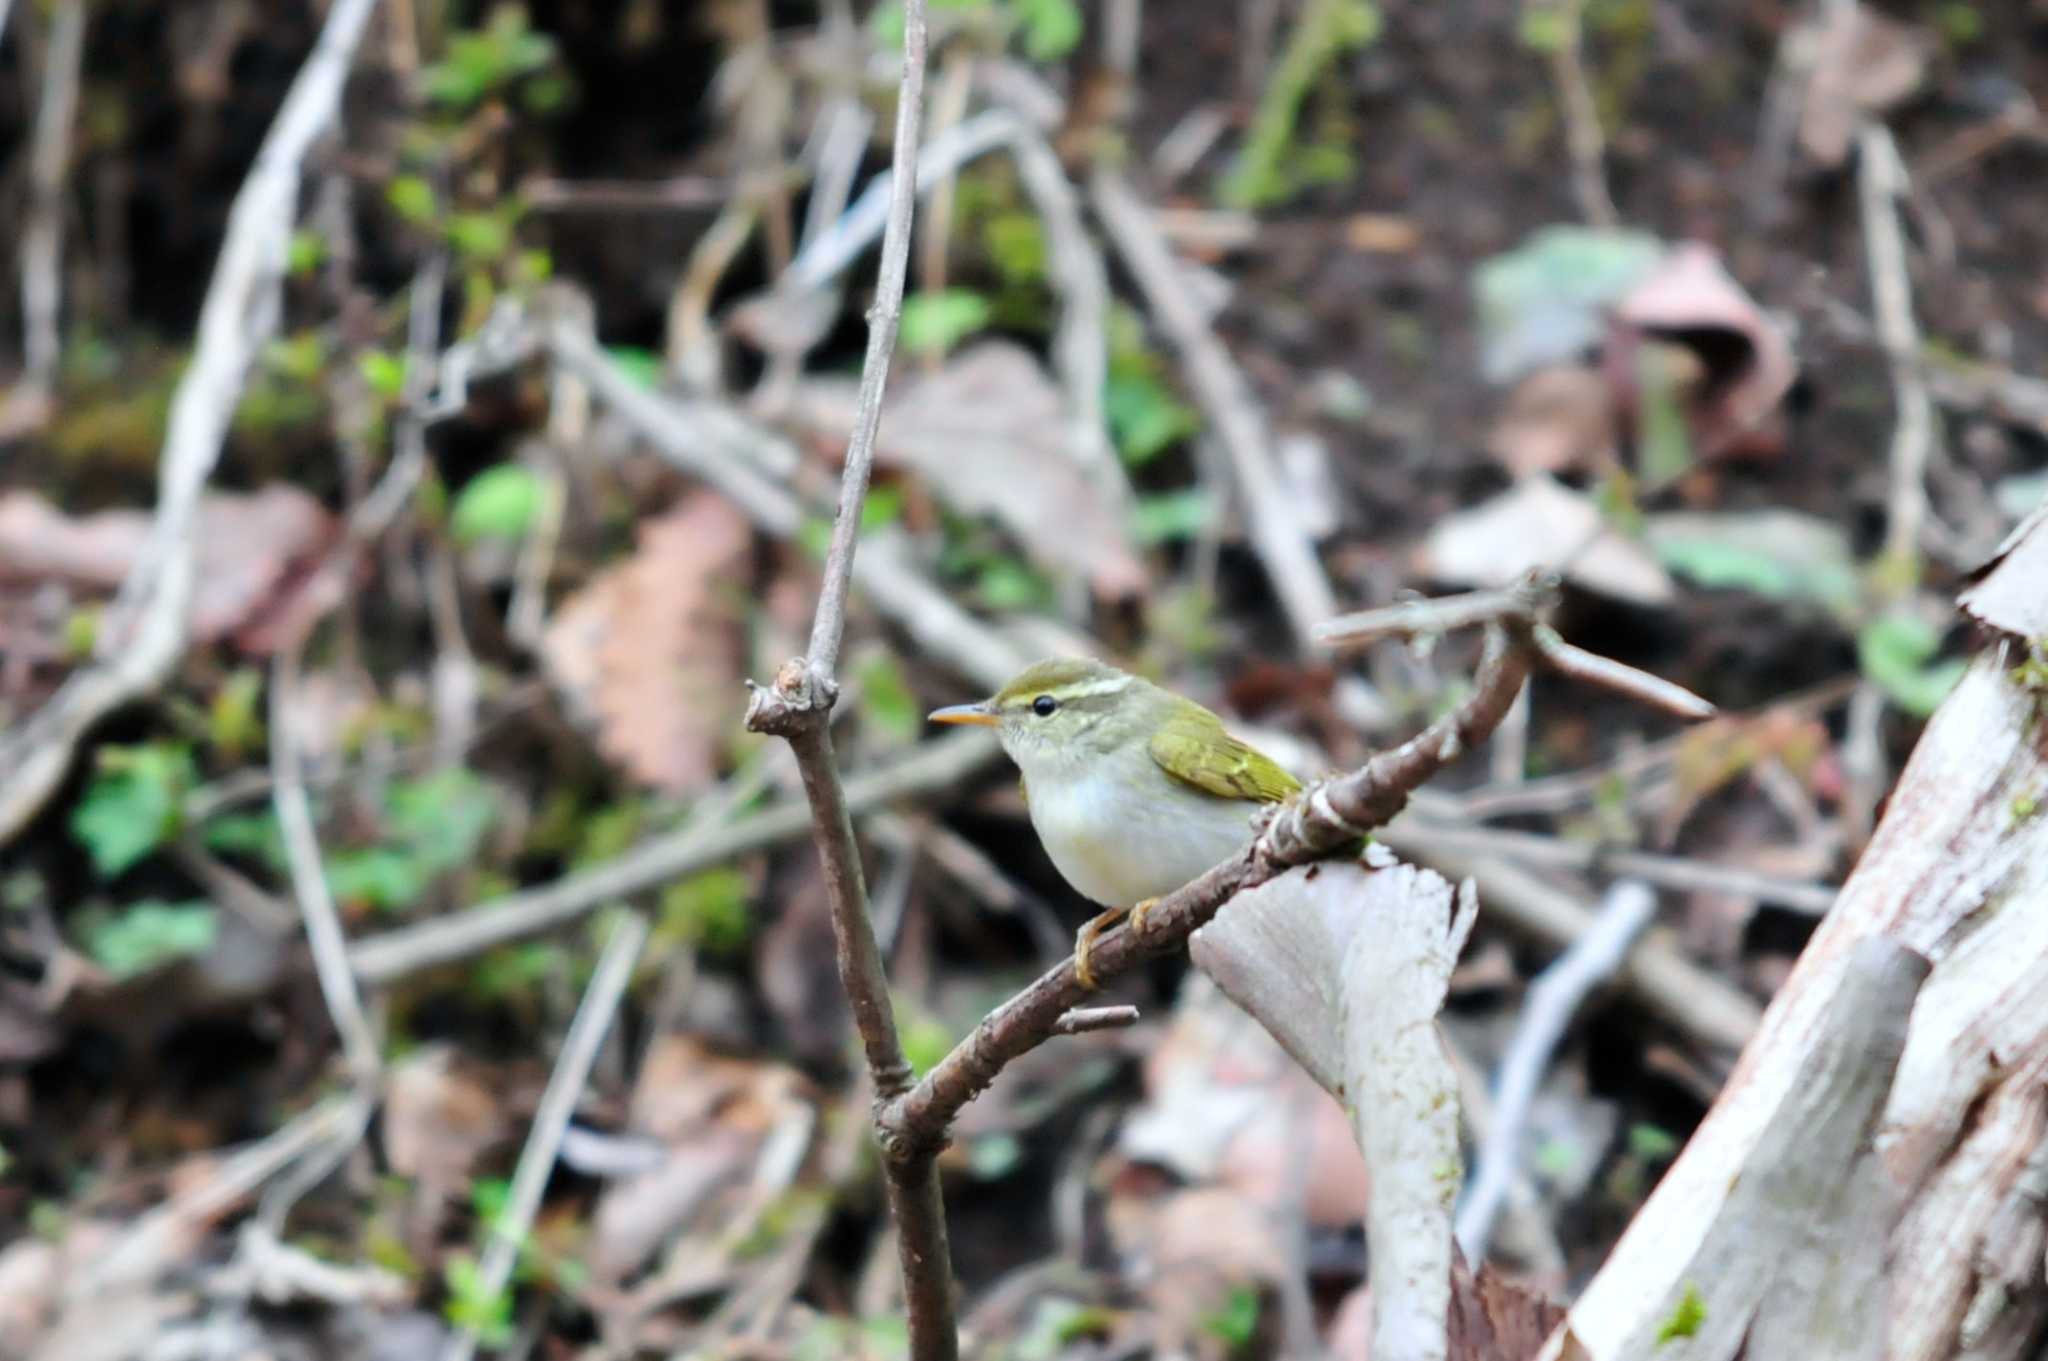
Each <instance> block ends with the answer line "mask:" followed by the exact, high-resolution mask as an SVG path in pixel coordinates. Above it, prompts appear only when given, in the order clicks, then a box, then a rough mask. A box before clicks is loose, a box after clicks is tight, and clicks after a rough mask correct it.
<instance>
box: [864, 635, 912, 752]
mask: <svg viewBox="0 0 2048 1361" xmlns="http://www.w3.org/2000/svg"><path fill="white" fill-rule="evenodd" d="M853 678H854V683H855V684H856V685H858V686H859V687H860V711H861V716H862V717H863V718H865V719H866V720H867V721H868V722H869V723H871V724H873V725H874V727H875V729H876V731H878V732H879V733H880V734H881V735H882V736H883V737H885V738H887V739H888V741H889V742H891V743H893V744H895V745H898V746H903V745H907V744H909V743H911V742H915V741H916V740H917V738H918V735H919V734H920V733H922V732H923V731H924V714H923V712H922V707H923V706H921V705H920V704H918V702H917V696H916V695H914V694H912V693H911V690H910V681H909V678H908V677H906V676H905V675H904V674H903V664H902V663H901V662H899V661H898V660H897V659H896V654H895V653H893V652H890V651H888V650H886V649H879V648H878V649H876V650H875V651H873V652H870V653H868V654H867V655H865V656H864V657H862V658H861V659H860V660H859V662H858V663H856V665H855V666H854V668H853Z"/></svg>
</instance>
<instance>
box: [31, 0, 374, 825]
mask: <svg viewBox="0 0 2048 1361" xmlns="http://www.w3.org/2000/svg"><path fill="white" fill-rule="evenodd" d="M376 6H377V0H336V2H335V4H334V5H333V6H332V7H331V8H329V10H328V11H327V22H326V26H325V27H324V28H323V29H322V30H321V34H320V41H319V43H318V45H317V46H316V47H315V48H314V49H313V52H312V55H311V56H309V57H308V58H307V59H306V64H305V65H304V66H303V67H302V68H300V71H299V74H298V77H297V78H296V79H295V80H294V81H293V82H292V88H291V92H290V93H289V94H288V95H286V97H285V101H284V104H283V106H282V107H281V108H280V109H279V110H278V114H277V118H276V120H275V121H274V122H273V123H272V124H271V127H270V132H269V134H268V136H266V137H265V139H264V142H263V146H262V148H261V149H260V150H259V151H258V152H257V153H256V163H255V164H254V165H253V166H252V167H250V170H249V174H248V177H247V178H246V179H245V180H243V182H242V187H241V189H240V191H239V192H237V194H236V195H235V203H234V207H233V209H232V210H231V211H230V213H229V215H228V228H227V239H226V241H225V242H224V243H223V245H222V247H221V253H220V259H219V262H218V263H217V264H216V265H215V267H214V274H213V280H212V282H211V283H210V284H209V285H208V287H207V292H206V301H205V304H204V305H203V307H202V308H201V311H200V316H199V337H198V341H197V343H196V344H195V345H194V347H193V352H192V362H191V364H190V365H189V366H188V367H187V368H186V370H185V374H184V377H183V378H182V379H180V380H179V383H178V390H177V393H176V395H175V396H174V397H173V398H172V400H171V413H170V429H169V434H168V435H167V437H166V438H165V441H164V450H163V457H162V460H161V462H160V464H159V469H160V471H159V474H158V481H159V486H160V494H159V496H158V500H157V511H156V522H155V524H154V526H153V527H152V530H151V535H150V543H149V547H148V548H147V550H146V551H145V552H144V553H143V554H142V556H141V559H140V560H139V561H138V562H137V563H136V565H135V568H134V570H133V571H132V572H131V573H130V574H129V577H128V580H127V582H126V583H124V585H123V588H122V593H121V604H122V606H123V608H122V609H121V610H120V611H119V613H120V614H121V616H122V621H121V623H119V624H110V626H109V627H108V628H106V629H104V630H102V637H103V638H104V639H105V640H106V642H107V650H106V652H105V654H104V655H102V656H101V657H100V658H99V659H98V660H97V661H95V662H94V663H93V664H92V665H90V666H87V667H85V668H82V669H81V670H79V671H78V672H76V673H74V674H73V675H72V676H71V677H70V678H69V679H67V680H66V681H65V683H64V685H63V687H62V688H61V689H60V690H58V692H57V693H56V695H55V696H53V697H52V698H51V699H50V701H49V702H48V703H46V704H45V705H44V706H43V707H42V708H41V709H40V710H38V711H37V712H36V713H35V715H34V716H32V717H31V718H30V719H29V720H28V721H27V722H26V723H25V724H23V725H22V727H21V728H20V729H19V730H18V731H16V732H14V733H11V734H9V735H8V736H7V737H6V738H5V739H0V770H5V771H7V772H8V774H9V779H8V780H7V782H6V784H5V786H4V787H0V844H4V843H5V842H7V841H9V840H11V839H12V838H13V837H14V836H15V834H16V833H18V832H19V831H20V830H21V829H22V827H23V826H24V825H25V824H26V823H27V822H28V820H29V819H30V818H31V817H33V816H34V815H35V813H36V812H37V810H39V809H40V808H41V807H42V806H43V804H44V802H45V801H46V800H47V799H48V798H49V797H50V795H51V793H52V792H53V791H54V790H55V789H56V787H57V784H58V782H59V781H61V780H62V779H63V777H64V772H65V770H66V769H67V768H68V767H69V765H70V763H71V756H72V752H73V751H74V750H75V748H76V747H77V745H78V743H79V741H80V740H81V739H82V738H83V737H84V736H85V734H86V732H87V731H88V730H89V729H90V728H91V727H92V726H93V725H94V724H95V723H97V722H98V721H99V720H100V719H101V718H103V717H105V716H106V715H107V714H108V713H110V712H112V711H113V710H114V709H117V708H119V707H120V706H121V705H123V704H126V703H128V702H129V701H131V700H134V699H136V698H139V697H140V696H142V695H145V694H148V693H149V692H150V691H152V690H154V689H155V688H156V687H157V686H158V685H160V684H162V683H163V680H164V678H165V677H166V676H168V675H169V674H170V671H171V668H172V667H174V666H175V665H176V664H177V661H178V657H179V655H180V654H181V653H182V652H183V651H184V647H185V641H186V636H187V629H188V620H187V615H188V613H189V611H190V608H191V603H192V596H193V592H194V589H195V586H196V575H195V574H196V572H197V562H198V554H197V545H196V544H195V543H194V541H193V534H194V532H195V530H196V528H197V525H198V519H199V502H200V497H201V494H202V493H203V492H204V490H205V487H206V482H207V479H208V478H209V477H210V476H211V475H212V472H213V467H214V464H215V463H216V462H218V461H219V459H220V451H221V442H222V439H223V438H224V437H225V435H226V433H227V427H228V422H229V420H230V419H231V418H232V417H233V414H234V408H235V404H236V402H237V400H238V399H239V397H240V395H241V391H242V383H243V380H244V378H245V377H246V375H247V373H248V369H249V365H250V363H251V362H252V361H253V360H254V358H255V355H256V352H257V351H258V350H259V349H260V348H261V347H262V345H263V344H264V343H265V342H266V341H267V340H268V339H269V338H270V336H271V335H272V333H273V332H274V331H275V330H276V327H277V318H278V299H277V284H278V281H279V280H280V279H281V278H282V276H283V273H284V265H285V255H286V247H287V246H288V244H289V242H290V238H291V228H292V221H293V212H294V209H295V206H296V202H297V198H298V189H299V168H300V163H301V162H302V161H303V160H304V159H305V154H306V149H307V147H309V146H310V145H311V144H312V142H313V140H314V139H315V138H317V137H318V136H320V135H321V133H323V132H324V131H325V130H326V129H327V127H328V125H329V124H330V123H332V122H333V119H334V114H335V110H336V108H337V107H338V105H339V103H340V99H341V88H342V83H343V81H344V80H345V78H346V77H347V75H348V67H349V61H350V58H351V57H352V56H353V55H354V53H355V49H356V43H357V41H358V40H359V39H360V38H361V36H362V32H363V28H364V26H365V24H367V23H368V21H369V18H370V14H371V12H372V11H373V10H375V9H376Z"/></svg>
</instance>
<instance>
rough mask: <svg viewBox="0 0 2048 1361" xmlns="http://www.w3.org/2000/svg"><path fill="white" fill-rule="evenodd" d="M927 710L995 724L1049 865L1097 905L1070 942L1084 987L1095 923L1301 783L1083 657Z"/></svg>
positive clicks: (1165, 888) (1196, 860)
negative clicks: (978, 698)
mask: <svg viewBox="0 0 2048 1361" xmlns="http://www.w3.org/2000/svg"><path fill="white" fill-rule="evenodd" d="M931 719H932V721H933V722H934V723H972V724H978V725H980V726H982V727H989V728H994V729H995V730H996V733H997V735H998V736H999V737H1000V738H1001V740H1002V744H1003V750H1004V751H1006V752H1008V753H1009V756H1010V759H1011V760H1012V761H1015V762H1016V763H1017V768H1018V769H1019V770H1020V771H1022V772H1023V785H1024V802H1025V805H1026V806H1027V807H1028V808H1029V809H1030V812H1031V825H1032V827H1033V829H1034V830H1036V831H1037V833H1038V839H1039V840H1040V841H1041V842H1042V843H1044V845H1045V849H1046V853H1047V854H1048V855H1050V856H1051V857H1052V863H1053V865H1054V867H1055V868H1057V869H1058V870H1059V872H1060V874H1061V875H1062V876H1064V877H1065V879H1066V881H1067V882H1068V883H1069V884H1072V885H1073V886H1074V888H1075V889H1077V890H1078V891H1079V892H1081V893H1082V894H1083V895H1084V896H1086V897H1088V898H1091V899H1093V900H1094V901H1095V902H1097V903H1100V904H1102V905H1103V906H1105V907H1106V908H1107V909H1108V910H1107V911H1105V912H1103V913H1101V914H1100V915H1098V916H1097V917H1095V918H1094V919H1093V920H1091V921H1090V922H1089V923H1088V924H1087V925H1086V926H1083V927H1082V928H1081V931H1080V934H1079V936H1078V937H1077V938H1076V939H1075V942H1074V975H1075V977H1076V978H1077V979H1078V980H1079V981H1080V983H1081V985H1082V986H1083V987H1085V988H1093V987H1094V986H1095V974H1094V969H1093V967H1092V966H1091V963H1090V953H1091V951H1092V950H1093V948H1094V944H1095V940H1096V937H1098V936H1099V935H1101V933H1102V932H1103V931H1105V930H1107V929H1109V928H1110V927H1111V926H1114V925H1115V924H1116V923H1117V922H1118V921H1120V920H1121V919H1123V918H1124V917H1125V916H1126V915H1128V916H1130V917H1131V919H1132V927H1133V929H1142V928H1143V925H1144V918H1145V913H1146V911H1147V910H1149V909H1150V908H1151V906H1152V904H1153V903H1154V902H1156V901H1157V900H1158V899H1160V898H1162V897H1164V896H1166V895H1167V894H1169V893H1171V892H1173V891H1174V890H1175V889H1177V888H1179V887H1181V886H1182V885H1183V884H1186V883H1188V882H1189V881H1190V880H1193V879H1195V878H1197V877H1199V876H1200V875H1201V874H1202V873H1203V872H1204V871H1205V870H1208V869H1209V868H1211V867H1212V866H1214V865H1217V864H1219V863H1221V862H1222V861H1223V860H1225V859H1227V858H1228V857H1229V856H1230V855H1231V854H1232V853H1233V852H1235V851H1238V850H1241V849H1242V848H1243V847H1244V846H1245V845H1246V843H1248V842H1249V841H1250V840H1251V838H1252V814H1253V813H1254V812H1255V811H1256V810H1258V809H1259V808H1260V807H1262V806H1264V805H1266V804H1273V803H1278V802H1280V801H1281V800H1283V799H1285V798H1287V797H1288V796H1289V795H1291V794H1293V793H1294V792H1295V791H1296V790H1298V789H1299V788H1301V783H1300V781H1298V780H1296V779H1295V778H1294V777H1293V776H1292V775H1290V774H1288V773H1287V772H1286V771H1285V770H1283V769H1281V767H1280V766H1279V765H1278V764H1277V763H1276V762H1274V761H1273V760H1272V759H1271V758H1270V757H1268V756H1266V755H1264V754H1263V753H1261V752H1259V751H1257V750H1255V749H1253V748H1252V747H1250V746H1247V745H1246V744H1245V743H1243V742H1240V741H1239V740H1238V739H1237V738H1235V737H1232V736H1231V735H1230V734H1229V732H1227V731H1226V730H1225V729H1224V726H1223V720H1222V719H1220V718H1218V717H1217V716H1216V715H1215V714H1213V713H1210V712H1209V711H1208V710H1207V709H1205V708H1203V707H1202V706H1201V705H1199V704H1197V703H1195V702H1194V701H1193V700H1191V699H1186V698H1183V697H1182V696H1180V695H1176V694H1174V693H1173V692H1172V691H1170V690H1164V689H1161V688H1160V687H1159V686H1157V685H1154V684H1152V682H1150V681H1148V680H1145V679H1143V678H1141V677H1138V676H1134V675H1131V674H1130V673H1129V672H1127V671H1119V670H1117V669H1116V668H1115V667H1113V666H1106V665H1104V664H1103V663H1101V662H1097V661H1090V660H1088V659H1085V658H1054V659H1052V660H1049V661H1042V662H1039V663H1037V664H1035V665H1033V666H1030V667H1027V668H1026V669H1025V670H1024V671H1022V672H1020V673H1019V674H1018V675H1017V676H1016V678H1015V679H1013V680H1011V681H1010V683H1009V684H1007V685H1005V686H1004V687H1003V688H1002V689H1001V690H998V691H997V692H996V693H995V695H994V696H993V697H991V698H989V699H986V700H983V701H982V702H980V703H978V704H956V705H953V706H951V707H949V708H945V709H940V710H938V711H937V712H935V713H933V714H932V715H931Z"/></svg>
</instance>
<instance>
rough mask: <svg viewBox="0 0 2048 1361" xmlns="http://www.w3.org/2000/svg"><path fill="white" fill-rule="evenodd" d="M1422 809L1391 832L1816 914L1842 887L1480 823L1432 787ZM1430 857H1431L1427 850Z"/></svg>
mask: <svg viewBox="0 0 2048 1361" xmlns="http://www.w3.org/2000/svg"><path fill="white" fill-rule="evenodd" d="M1415 814H1416V816H1414V817H1404V818H1402V819H1401V820H1399V821H1398V822H1396V823H1395V824H1394V828H1393V829H1390V830H1395V831H1398V832H1399V833H1400V835H1401V837H1402V838H1403V839H1404V840H1405V841H1406V842H1408V843H1409V844H1411V845H1413V846H1416V847H1426V848H1439V849H1443V850H1449V851H1465V852H1468V853H1470V854H1474V855H1497V856H1501V857H1503V858H1505V859H1508V860H1519V861H1522V862H1524V863H1527V864H1536V865H1555V866H1558V867H1560V868H1564V869H1575V870H1592V871H1600V870H1611V871H1613V872H1614V873H1616V874H1626V875H1630V876H1632V877H1634V878H1637V879H1641V880H1643V881H1645V882H1646V883H1651V884H1655V885H1657V886H1658V887H1660V888H1675V889H1681V890H1686V891H1695V892H1704V893H1727V894H1733V895H1736V896H1739V897H1744V898H1755V899H1756V900H1757V901H1759V902H1765V903H1770V904H1772V905H1773V906H1777V907H1785V908H1790V909H1791V910H1793V911H1795V912H1804V913H1807V914H1809V915H1812V916H1816V917H1817V916H1819V915H1820V914H1821V913H1823V912H1825V911H1827V910H1828V908H1829V907H1831V906H1833V904H1834V901H1835V894H1836V892H1837V891H1838V890H1837V889H1836V887H1835V886H1834V885H1832V884H1816V883H1810V882H1808V881H1806V880H1801V879H1781V878H1779V877H1778V876H1776V875H1772V874H1759V873H1757V872H1756V871H1754V870H1746V869H1742V868H1740V867H1738V866H1734V865H1716V864H1711V863H1708V862H1707V861H1703V860H1688V859H1686V858H1685V857H1684V856H1678V855H1658V854H1655V853H1653V852H1649V851H1638V850H1631V849H1629V848H1628V847H1626V846H1613V845H1602V844H1599V843H1596V842H1591V841H1568V840H1566V839H1565V838H1563V837H1556V836H1544V835H1542V834H1541V833H1538V832H1518V831H1510V830H1508V829H1505V828H1500V827H1474V826H1471V825H1469V824H1468V823H1466V821H1465V820H1464V819H1463V818H1461V817H1459V815H1458V802H1457V800H1456V799H1455V798H1444V797H1435V796H1428V792H1427V791H1418V792H1417V794H1416V798H1415ZM1389 844H1393V843H1392V842H1389ZM1423 858H1424V859H1427V858H1428V857H1427V855H1426V854H1425V855H1424V856H1423Z"/></svg>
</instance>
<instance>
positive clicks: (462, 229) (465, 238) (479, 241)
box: [448, 212, 512, 260]
mask: <svg viewBox="0 0 2048 1361" xmlns="http://www.w3.org/2000/svg"><path fill="white" fill-rule="evenodd" d="M448 244H449V245H451V246H453V247H455V250H456V253H457V254H460V255H466V256H468V257H469V258H470V259H472V260H496V259H498V258H499V257H501V256H503V255H504V254H505V252H507V251H509V250H511V249H512V222H511V217H510V215H508V214H505V213H501V212H489V213H457V214H455V215H454V216H453V217H451V218H449V219H448Z"/></svg>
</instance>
